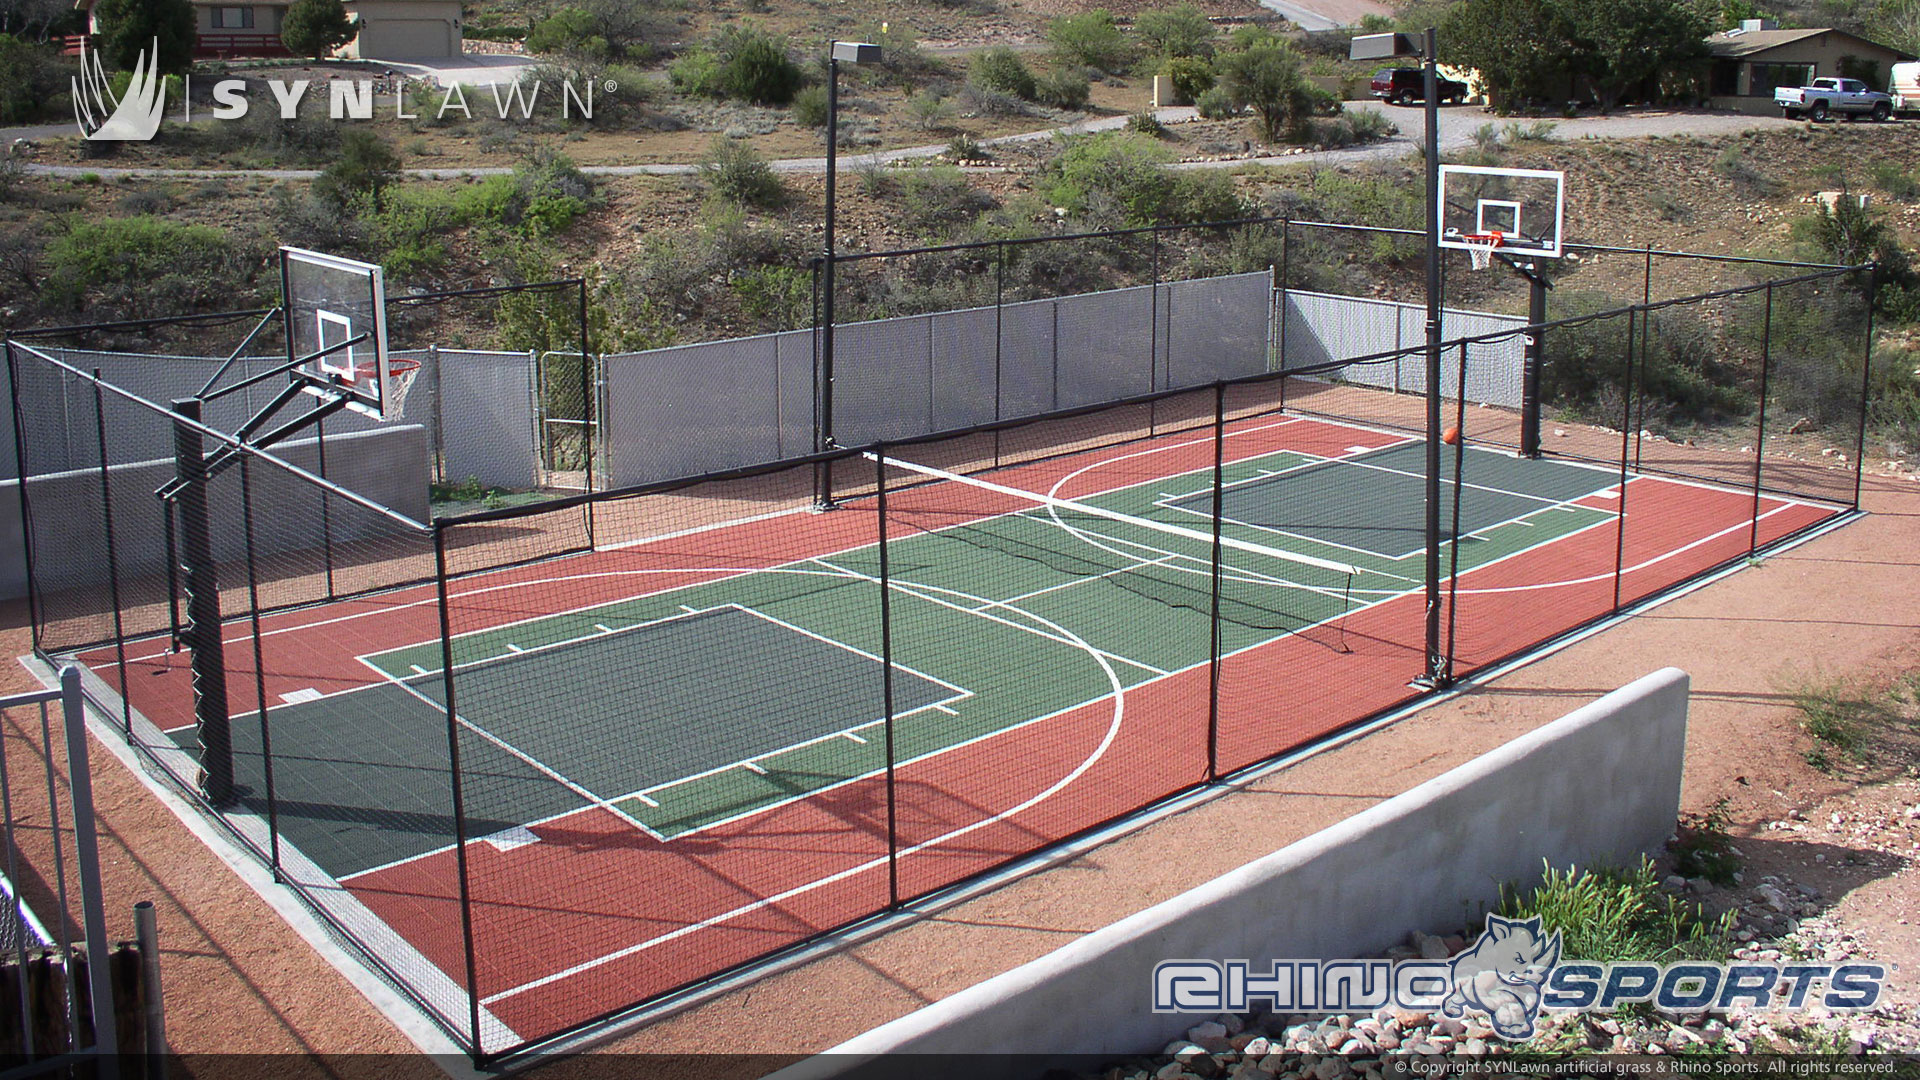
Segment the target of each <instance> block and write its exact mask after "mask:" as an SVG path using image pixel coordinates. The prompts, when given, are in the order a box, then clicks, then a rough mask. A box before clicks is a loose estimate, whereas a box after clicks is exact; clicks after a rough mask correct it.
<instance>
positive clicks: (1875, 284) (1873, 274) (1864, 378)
mask: <svg viewBox="0 0 1920 1080" xmlns="http://www.w3.org/2000/svg"><path fill="white" fill-rule="evenodd" d="M1864 273H1865V277H1866V282H1867V289H1866V292H1867V296H1866V301H1865V306H1866V326H1865V327H1864V330H1865V340H1864V341H1863V342H1862V343H1861V348H1860V432H1859V439H1858V440H1857V441H1856V442H1855V444H1854V448H1853V508H1854V509H1855V510H1858V509H1860V489H1861V486H1862V485H1863V483H1864V482H1865V480H1866V471H1867V418H1868V416H1869V415H1870V414H1869V412H1868V411H1867V410H1868V405H1869V403H1870V402H1871V401H1872V399H1873V301H1874V296H1875V294H1877V293H1878V292H1879V287H1880V264H1879V263H1871V264H1869V265H1868V266H1867V269H1866V270H1865V272H1864Z"/></svg>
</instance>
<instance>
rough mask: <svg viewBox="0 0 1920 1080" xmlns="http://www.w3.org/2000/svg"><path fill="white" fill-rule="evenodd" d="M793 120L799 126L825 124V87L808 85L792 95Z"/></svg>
mask: <svg viewBox="0 0 1920 1080" xmlns="http://www.w3.org/2000/svg"><path fill="white" fill-rule="evenodd" d="M793 122H794V123H796V124H799V125H800V126H801V127H816V128H817V127H826V126H827V88H826V87H824V86H809V87H807V88H806V89H805V90H802V91H800V92H799V93H797V94H795V95H793Z"/></svg>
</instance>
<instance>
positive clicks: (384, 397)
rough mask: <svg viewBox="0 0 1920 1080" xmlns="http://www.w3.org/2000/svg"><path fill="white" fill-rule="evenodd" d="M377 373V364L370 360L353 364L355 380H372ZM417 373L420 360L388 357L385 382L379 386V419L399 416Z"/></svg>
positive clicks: (418, 372) (391, 418)
mask: <svg viewBox="0 0 1920 1080" xmlns="http://www.w3.org/2000/svg"><path fill="white" fill-rule="evenodd" d="M379 374H380V367H379V364H378V363H376V362H374V361H371V360H369V361H367V362H366V363H363V364H355V365H354V367H353V379H354V381H355V382H361V381H365V382H373V381H374V380H375V379H376V378H378V377H379ZM419 374H420V361H418V360H394V359H389V360H388V361H387V378H386V382H385V383H383V384H382V385H381V387H380V419H382V420H398V419H399V418H400V411H401V410H402V409H404V408H406V405H407V391H408V390H411V389H413V380H414V377H415V376H417V375H419Z"/></svg>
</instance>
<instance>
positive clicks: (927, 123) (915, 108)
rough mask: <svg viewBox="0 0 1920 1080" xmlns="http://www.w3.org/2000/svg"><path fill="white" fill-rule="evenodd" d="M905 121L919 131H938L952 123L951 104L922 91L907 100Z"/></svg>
mask: <svg viewBox="0 0 1920 1080" xmlns="http://www.w3.org/2000/svg"><path fill="white" fill-rule="evenodd" d="M907 120H908V122H910V123H911V124H913V126H914V127H917V128H919V129H920V130H921V131H940V130H942V129H943V128H945V127H946V126H947V125H949V124H951V123H953V103H952V102H949V101H948V100H947V99H946V98H943V97H941V96H940V95H939V94H936V93H934V92H933V91H931V90H923V91H921V92H920V93H918V94H914V95H913V96H912V97H909V98H908V99H907Z"/></svg>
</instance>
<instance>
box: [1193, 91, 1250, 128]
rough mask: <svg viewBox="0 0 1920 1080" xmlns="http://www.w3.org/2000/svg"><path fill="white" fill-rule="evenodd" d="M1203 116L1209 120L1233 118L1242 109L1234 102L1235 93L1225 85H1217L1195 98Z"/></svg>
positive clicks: (1194, 101)
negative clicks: (1229, 91) (1230, 91)
mask: <svg viewBox="0 0 1920 1080" xmlns="http://www.w3.org/2000/svg"><path fill="white" fill-rule="evenodd" d="M1193 104H1194V107H1195V108H1196V109H1198V110H1199V112H1200V115H1201V117H1202V118H1204V119H1207V120H1231V119H1233V118H1234V117H1235V116H1237V115H1238V114H1239V112H1240V110H1239V109H1238V108H1237V107H1236V106H1235V105H1234V103H1233V95H1232V94H1229V93H1228V92H1227V88H1226V87H1224V86H1215V87H1212V88H1210V89H1208V90H1207V91H1206V92H1204V93H1202V94H1201V95H1200V96H1199V97H1197V98H1194V99H1193Z"/></svg>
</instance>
